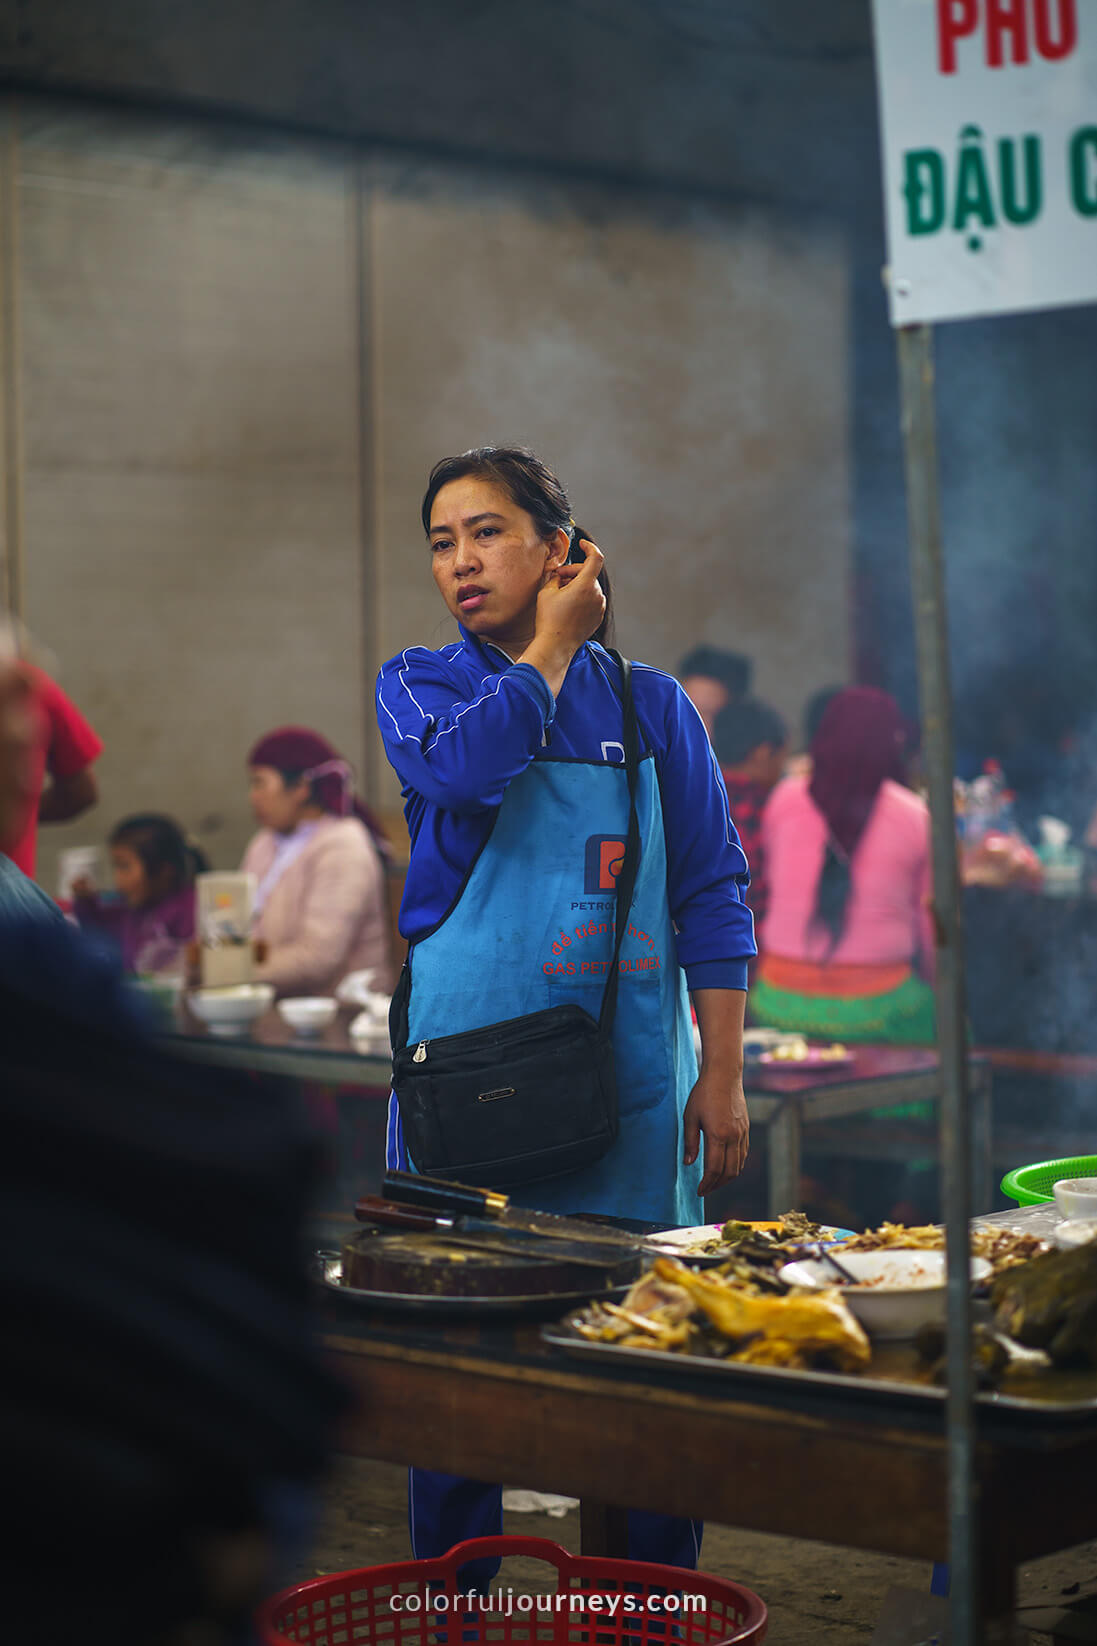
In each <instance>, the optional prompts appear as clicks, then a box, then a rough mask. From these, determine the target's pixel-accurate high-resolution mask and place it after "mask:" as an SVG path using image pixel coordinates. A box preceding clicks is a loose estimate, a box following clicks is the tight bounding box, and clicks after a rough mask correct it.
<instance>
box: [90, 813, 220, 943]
mask: <svg viewBox="0 0 1097 1646" xmlns="http://www.w3.org/2000/svg"><path fill="white" fill-rule="evenodd" d="M108 846H109V849H110V860H111V870H112V872H113V875H114V888H115V892H116V894H117V896H116V898H115V899H111V900H109V901H108V900H105V899H103V898H101V897H100V896H99V894H98V893H97V891H96V888H95V885H94V883H93V882H92V880H91V879H90V878H89V877H88V876H86V875H83V876H81V877H80V878H79V879H77V880H76V881H75V882H74V884H73V893H74V899H73V913H74V914H75V916H76V919H77V920H78V922H79V923H80V925H81V926H82V927H88V928H92V929H94V930H97V931H101V932H104V933H106V934H107V935H108V936H109V937H110V938H112V939H113V941H114V942H115V943H116V944H117V946H118V948H119V949H120V950H121V954H122V964H123V966H124V967H125V969H126V971H128V972H137V973H141V974H145V975H148V974H149V973H156V972H173V971H180V970H181V969H182V965H183V958H184V950H185V948H186V945H187V944H188V943H189V942H190V940H191V939H192V938H193V936H194V876H195V875H196V874H198V873H201V872H202V871H203V870H205V869H207V868H208V867H209V864H208V863H207V862H206V859H205V857H204V855H203V854H202V852H201V851H199V850H198V848H197V847H196V846H192V845H190V844H189V842H188V841H187V839H186V837H185V836H184V834H183V831H182V829H181V828H180V827H179V825H178V823H176V822H174V821H173V820H172V819H171V818H170V817H162V816H160V815H159V814H158V813H155V812H141V813H138V814H137V815H135V816H133V817H125V818H123V819H122V821H121V823H118V824H116V825H115V828H114V829H113V831H112V832H111V836H110V839H109V841H108Z"/></svg>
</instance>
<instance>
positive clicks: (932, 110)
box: [873, 0, 1097, 326]
mask: <svg viewBox="0 0 1097 1646" xmlns="http://www.w3.org/2000/svg"><path fill="white" fill-rule="evenodd" d="M873 15H874V24H875V34H876V78H877V86H878V90H879V97H880V127H881V133H882V142H883V163H884V199H885V211H886V218H887V238H888V259H889V262H890V265H891V279H890V298H889V300H890V304H891V323H892V325H893V326H905V325H910V324H913V323H914V322H917V321H934V320H962V319H965V318H969V317H971V316H973V315H980V314H1005V313H1010V312H1012V311H1017V310H1021V309H1045V308H1055V307H1059V306H1061V305H1063V304H1067V303H1092V302H1095V301H1097V0H873Z"/></svg>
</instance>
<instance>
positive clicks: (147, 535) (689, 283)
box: [4, 102, 849, 885]
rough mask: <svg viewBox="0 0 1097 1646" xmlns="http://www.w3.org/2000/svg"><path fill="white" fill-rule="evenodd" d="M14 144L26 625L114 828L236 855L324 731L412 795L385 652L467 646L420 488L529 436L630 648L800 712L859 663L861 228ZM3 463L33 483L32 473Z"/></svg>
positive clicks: (57, 132) (99, 130)
mask: <svg viewBox="0 0 1097 1646" xmlns="http://www.w3.org/2000/svg"><path fill="white" fill-rule="evenodd" d="M18 126H19V129H18V141H17V144H16V145H15V146H14V147H11V146H10V145H9V150H8V157H9V159H10V160H11V161H12V163H13V169H14V173H15V176H16V179H17V188H16V189H15V191H14V197H13V199H12V200H11V201H10V203H9V204H10V208H11V219H12V220H11V221H10V222H9V224H8V225H7V228H8V232H9V235H10V233H11V231H12V230H15V231H17V238H16V240H15V241H14V242H12V243H14V244H15V245H16V248H17V251H16V256H15V258H14V260H13V262H14V270H15V274H16V275H17V287H18V298H19V316H18V324H17V326H16V328H15V331H16V341H17V344H18V351H17V358H16V359H13V358H12V355H11V351H10V350H9V352H8V354H7V356H6V357H5V360H4V372H5V381H7V382H10V381H11V379H12V374H13V373H15V383H16V387H17V388H18V390H19V393H18V395H17V396H16V397H15V398H16V400H19V401H21V419H22V429H23V457H22V460H21V462H20V463H19V464H18V471H19V472H18V473H17V474H14V475H13V474H11V473H9V475H8V480H9V483H18V484H21V487H22V493H23V498H24V507H23V516H24V518H23V524H22V531H21V544H15V543H12V542H10V541H9V543H8V550H9V554H11V555H14V553H15V551H16V550H21V553H22V557H23V561H24V574H23V583H24V596H25V608H26V615H27V618H28V621H29V623H30V625H31V627H32V629H33V630H34V631H35V633H36V634H37V636H38V637H39V638H40V639H41V641H42V642H44V643H45V644H46V645H47V646H48V647H50V648H51V649H52V650H53V652H54V653H55V654H56V655H57V657H58V660H59V662H58V667H59V674H60V678H61V680H62V683H63V684H64V685H65V686H66V688H67V689H69V690H70V691H71V693H72V695H73V697H74V698H75V699H76V701H77V702H78V703H79V704H80V706H81V707H82V708H83V709H84V710H85V712H86V713H87V714H88V716H89V717H90V719H91V720H92V721H93V723H94V724H95V725H96V727H97V729H98V730H99V732H100V734H101V735H102V736H103V738H104V740H105V742H106V744H107V753H106V755H105V756H104V758H103V761H102V763H101V779H102V788H103V803H102V806H101V808H100V810H99V812H98V813H97V814H94V815H93V816H92V817H89V818H87V819H83V820H80V821H78V822H77V823H75V824H73V825H70V826H69V827H67V828H64V829H50V830H47V831H45V832H44V837H43V851H42V857H41V878H42V879H43V881H44V883H45V884H47V885H50V884H52V880H53V872H54V870H53V860H54V857H55V853H56V850H57V849H58V848H59V847H60V846H61V845H62V844H65V843H70V842H73V841H76V840H79V841H81V842H83V841H87V840H89V839H95V838H101V837H102V835H103V833H104V831H105V830H106V828H107V827H108V826H109V824H110V823H111V822H112V821H113V820H115V819H116V818H117V817H119V816H120V815H122V814H123V813H125V812H127V811H129V810H132V809H135V808H138V807H147V806H155V807H158V808H162V809H165V810H168V811H171V812H173V813H175V814H176V815H178V816H179V817H180V819H181V820H182V821H183V822H184V823H185V824H186V825H187V826H188V827H189V828H191V829H192V830H194V831H195V832H196V833H197V834H198V836H199V838H200V839H201V840H202V842H203V844H204V845H205V847H206V849H207V851H208V852H209V853H210V855H211V856H212V858H213V859H214V861H215V862H216V863H217V864H218V865H219V866H223V865H228V864H231V863H233V862H235V861H236V859H237V857H238V854H239V851H240V849H241V847H242V845H243V843H244V840H245V839H246V836H247V833H248V830H249V827H250V824H249V818H248V813H247V807H246V801H245V797H244V791H243V774H242V766H243V760H244V756H245V753H246V750H247V747H248V745H249V743H250V742H251V740H252V739H254V737H256V736H257V735H258V734H259V733H261V732H262V731H263V730H265V729H266V728H268V727H270V726H272V725H274V724H277V723H279V722H281V721H285V720H297V721H302V722H304V723H307V724H313V725H316V726H318V727H319V728H320V729H322V730H324V731H325V732H326V733H327V734H328V735H329V736H331V737H332V739H333V740H334V741H335V742H336V743H338V744H339V745H340V746H341V747H342V748H343V749H344V750H345V751H346V752H347V754H348V755H349V756H350V757H351V758H352V759H354V760H355V761H356V762H357V763H358V765H359V767H360V768H361V769H362V770H363V771H364V773H365V775H366V778H367V787H368V788H369V790H370V792H371V793H372V794H373V795H374V797H375V798H380V799H381V800H382V802H383V803H384V804H386V805H387V806H393V805H395V804H396V802H397V795H396V790H395V784H394V782H393V780H392V779H391V776H390V774H388V772H387V768H386V767H384V764H383V760H382V758H381V756H380V751H379V743H378V739H377V737H376V732H375V729H374V723H373V713H372V702H371V700H370V697H371V682H372V676H373V673H374V671H375V669H376V666H377V664H378V662H379V661H380V660H381V659H382V658H383V657H385V656H387V655H389V654H390V653H391V652H393V651H395V650H396V649H398V648H399V647H400V646H403V645H406V644H408V643H411V642H424V641H425V642H427V643H434V644H440V643H442V641H443V640H444V639H446V638H449V637H450V635H451V633H452V630H451V627H450V623H449V619H448V618H447V617H446V616H445V614H444V612H442V610H441V608H440V605H439V604H438V602H437V596H436V594H435V592H434V589H433V585H432V584H431V582H430V578H429V570H428V565H427V557H426V553H425V550H424V547H423V543H422V538H421V533H420V528H419V525H418V500H419V496H420V493H421V490H422V485H423V481H424V478H425V475H426V472H427V470H428V469H429V467H430V464H431V463H432V462H433V461H434V460H435V459H436V458H437V457H438V456H440V455H442V454H443V453H446V452H449V451H453V450H459V449H462V448H464V447H466V446H468V445H472V444H478V443H480V442H483V441H486V440H490V439H502V440H520V441H524V442H528V443H529V444H532V445H534V446H535V447H536V448H537V449H539V450H540V451H541V452H542V453H543V455H544V456H545V457H546V458H547V459H548V460H549V461H550V462H551V463H552V464H553V465H554V466H556V467H557V468H558V469H559V471H560V473H561V475H562V476H563V478H564V479H565V482H566V483H567V484H568V485H569V487H570V489H571V492H572V496H573V501H574V504H575V508H576V512H577V515H578V517H579V518H580V519H581V520H582V521H583V522H584V524H585V525H587V526H588V527H589V528H590V529H591V530H592V531H594V532H595V533H596V534H597V535H598V538H599V541H600V542H601V544H602V545H603V547H604V548H605V550H606V552H607V555H608V556H609V557H610V559H611V562H612V565H613V570H614V574H615V587H616V591H617V609H618V634H619V639H620V641H621V643H622V644H623V645H624V646H625V647H626V649H627V650H628V651H629V652H630V653H631V654H632V655H635V656H641V657H644V658H645V659H647V660H649V661H651V662H654V663H657V664H661V665H664V666H672V665H673V663H674V661H675V659H676V658H677V656H678V655H679V653H680V652H681V651H683V650H684V649H685V648H686V647H687V646H689V645H690V644H693V643H695V642H697V641H700V640H708V641H712V642H715V643H724V644H728V645H731V646H734V647H736V648H738V649H743V650H746V651H748V652H750V653H751V654H752V655H754V656H755V657H756V659H757V662H758V690H759V691H760V692H761V693H763V694H764V695H767V696H769V697H771V698H772V699H773V700H774V701H776V702H777V703H778V705H779V706H780V707H781V708H782V709H784V710H785V712H786V713H788V714H789V715H790V716H792V717H795V716H796V715H797V714H798V711H799V707H800V704H801V702H802V700H803V698H804V696H805V695H806V694H807V693H808V692H809V691H811V690H812V689H813V688H814V687H816V686H817V685H819V684H821V683H822V682H824V681H826V680H829V679H832V678H835V677H840V676H842V675H843V674H844V673H845V670H846V666H847V655H848V645H849V637H848V623H847V607H848V600H847V566H848V536H849V524H848V512H849V511H848V496H847V494H848V477H847V467H848V456H847V447H848V421H849V407H848V404H847V365H846V361H847V336H846V325H845V318H846V314H847V310H848V292H847V275H846V265H845V258H844V252H843V248H842V242H841V240H840V238H839V237H838V236H836V235H835V234H834V233H833V232H832V231H830V230H828V229H827V228H826V227H825V226H823V225H822V224H820V223H812V222H811V221H808V222H806V223H805V222H803V221H801V223H800V226H798V227H793V226H792V224H791V222H790V220H789V218H788V217H787V216H786V215H785V214H784V213H783V212H782V211H780V210H778V209H776V208H771V209H767V210H763V209H762V208H760V207H754V208H749V209H747V208H743V207H735V206H732V205H730V204H728V205H719V204H711V203H710V204H708V205H701V204H698V203H694V204H692V205H691V204H689V203H688V202H686V203H679V204H677V205H674V206H671V205H669V204H668V203H667V201H666V200H665V199H661V198H658V197H655V196H647V195H645V194H644V193H643V192H642V191H639V190H632V191H628V192H627V193H622V192H621V191H620V190H612V189H610V188H608V187H605V186H601V185H595V184H584V183H578V182H574V183H570V184H565V183H562V182H551V181H550V180H547V179H545V178H534V177H527V178H521V177H519V176H516V175H515V174H513V173H511V174H509V175H508V174H505V173H501V172H500V171H498V170H492V169H490V168H485V167H478V166H473V165H471V164H469V163H460V162H443V161H440V160H434V161H427V160H418V161H410V160H404V161H400V160H396V159H393V158H391V157H389V158H387V159H385V158H381V157H379V156H376V155H373V156H369V155H367V156H365V157H364V158H363V157H362V156H361V155H360V154H359V153H357V152H355V151H353V150H351V149H350V148H345V147H341V146H339V145H335V144H326V143H318V142H311V141H305V140H303V139H302V140H297V139H285V140H281V139H276V138H273V137H269V136H265V135H262V134H249V135H247V136H242V135H241V134H240V133H239V132H235V133H234V132H227V131H225V130H223V129H220V128H216V127H214V126H212V125H205V126H200V125H194V124H188V123H183V122H180V121H176V120H163V119H159V120H158V119H154V118H151V117H148V116H144V115H139V114H137V113H126V112H121V111H118V112H115V113H103V112H99V111H96V110H94V109H91V108H88V107H76V106H66V105H61V104H57V105H53V104H48V103H46V104H43V103H37V102H28V103H26V104H25V105H23V106H22V107H21V108H20V110H19V119H18ZM10 467H11V465H10V463H9V469H10Z"/></svg>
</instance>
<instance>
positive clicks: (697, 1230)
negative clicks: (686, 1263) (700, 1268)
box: [644, 1217, 854, 1258]
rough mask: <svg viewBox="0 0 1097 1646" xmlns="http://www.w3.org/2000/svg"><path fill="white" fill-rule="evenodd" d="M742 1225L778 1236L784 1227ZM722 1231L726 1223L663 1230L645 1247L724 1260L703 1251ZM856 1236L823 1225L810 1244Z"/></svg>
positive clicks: (754, 1223) (665, 1254)
mask: <svg viewBox="0 0 1097 1646" xmlns="http://www.w3.org/2000/svg"><path fill="white" fill-rule="evenodd" d="M725 1221H726V1222H728V1223H734V1222H736V1221H737V1219H735V1218H733V1217H731V1218H727V1219H726V1220H725ZM742 1221H743V1222H744V1223H750V1226H751V1228H752V1229H756V1230H765V1231H768V1232H770V1233H772V1234H776V1233H777V1231H778V1230H779V1229H780V1227H781V1224H780V1222H779V1220H777V1219H776V1218H771V1219H768V1220H762V1221H761V1222H758V1221H755V1220H753V1219H750V1218H743V1219H742ZM723 1227H724V1225H723V1223H698V1224H695V1225H694V1226H693V1227H692V1228H690V1229H661V1230H660V1231H659V1233H658V1234H653V1235H648V1237H647V1239H646V1240H645V1241H644V1245H645V1246H646V1247H647V1249H648V1251H651V1252H658V1253H659V1254H660V1256H662V1257H690V1256H694V1257H698V1256H699V1257H720V1258H722V1257H723V1256H724V1255H725V1254H724V1253H723V1252H719V1253H718V1252H704V1251H702V1250H701V1248H702V1247H703V1246H704V1245H706V1244H707V1242H708V1241H710V1240H719V1238H720V1230H721V1229H722V1228H723ZM853 1232H854V1231H853V1230H852V1229H835V1228H833V1227H832V1226H831V1225H830V1224H829V1223H821V1224H820V1225H819V1233H818V1234H817V1235H813V1236H812V1240H811V1243H812V1244H813V1243H814V1242H815V1241H817V1240H822V1241H831V1240H848V1238H849V1236H850V1235H851V1234H853ZM804 1244H805V1245H807V1244H809V1242H808V1241H806V1240H805V1242H804ZM734 1250H735V1248H734V1246H728V1247H727V1253H728V1254H730V1253H731V1252H733V1251H734Z"/></svg>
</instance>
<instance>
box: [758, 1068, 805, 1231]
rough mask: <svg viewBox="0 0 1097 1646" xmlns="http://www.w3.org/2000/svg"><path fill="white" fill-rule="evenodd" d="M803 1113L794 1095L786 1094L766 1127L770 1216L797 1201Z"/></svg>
mask: <svg viewBox="0 0 1097 1646" xmlns="http://www.w3.org/2000/svg"><path fill="white" fill-rule="evenodd" d="M802 1131H803V1117H802V1115H801V1111H800V1103H799V1101H798V1099H797V1098H795V1097H786V1098H785V1099H784V1100H783V1102H782V1104H781V1107H780V1108H779V1109H778V1111H777V1113H776V1114H775V1115H774V1116H773V1119H772V1120H771V1121H770V1123H769V1126H768V1128H767V1131H766V1144H767V1147H768V1148H769V1205H768V1208H767V1210H768V1213H769V1216H770V1217H780V1216H781V1214H782V1212H788V1211H793V1210H794V1209H795V1208H796V1207H797V1206H799V1204H800V1157H801V1134H802Z"/></svg>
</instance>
